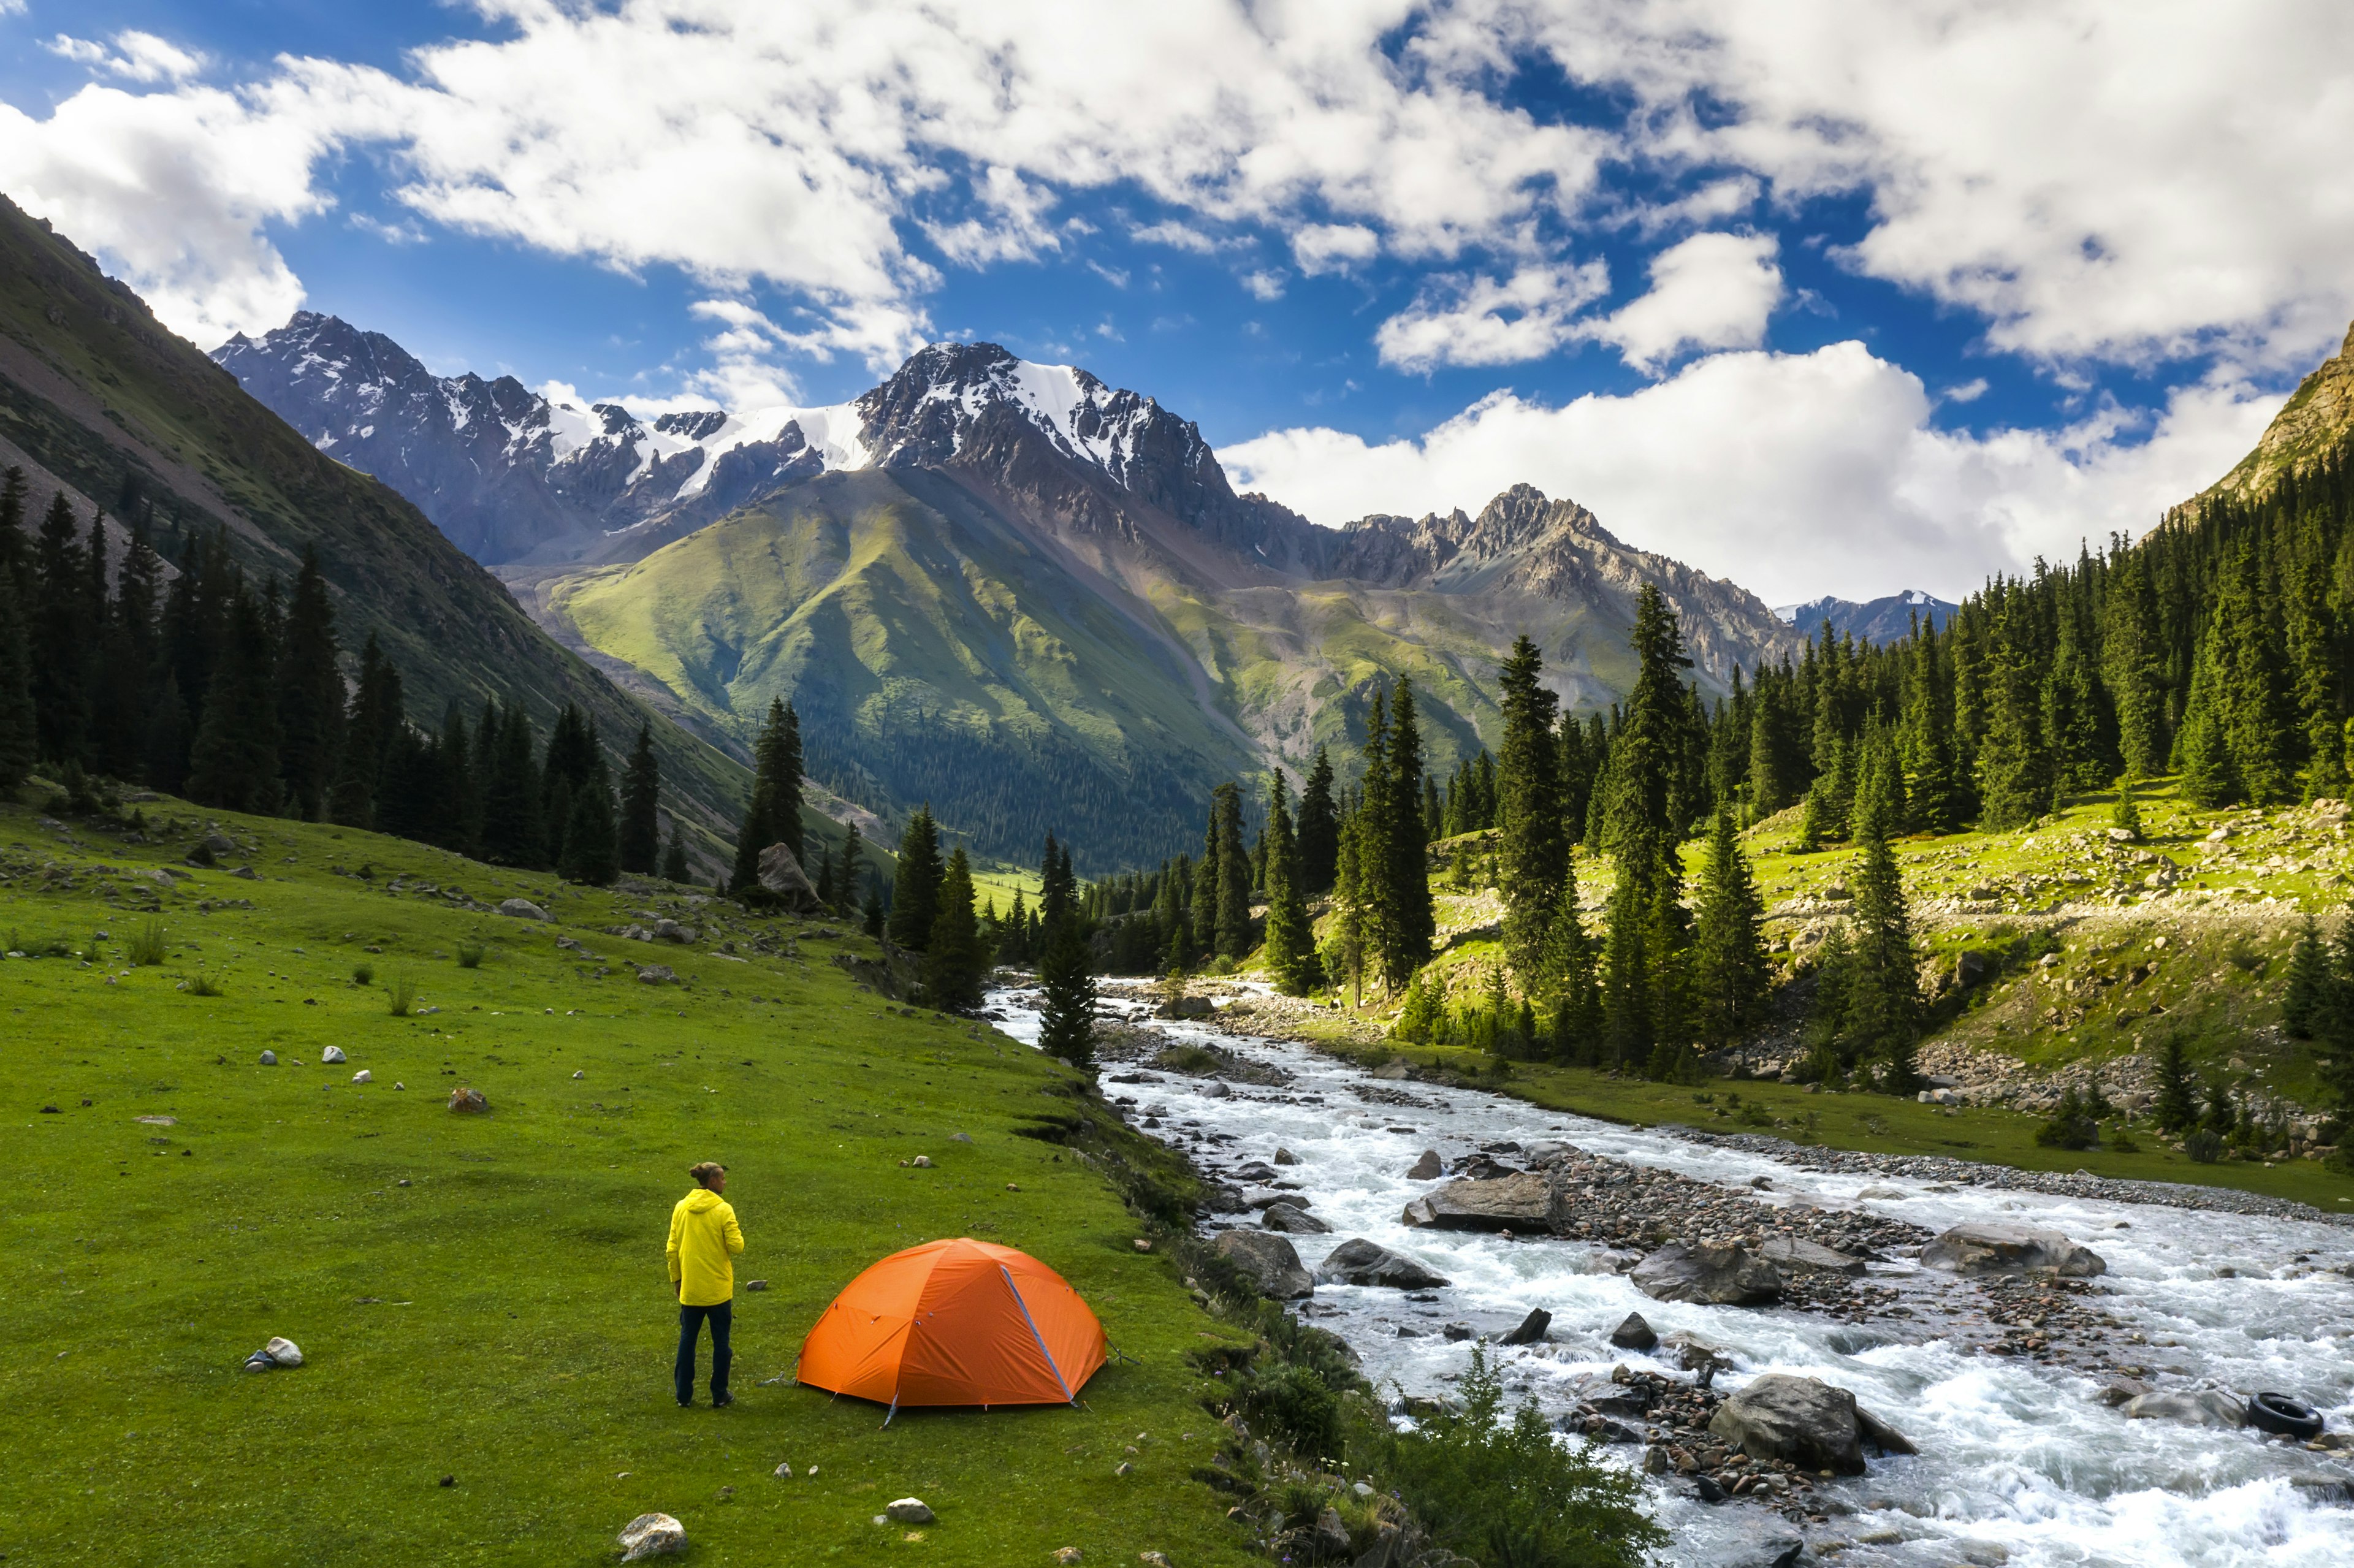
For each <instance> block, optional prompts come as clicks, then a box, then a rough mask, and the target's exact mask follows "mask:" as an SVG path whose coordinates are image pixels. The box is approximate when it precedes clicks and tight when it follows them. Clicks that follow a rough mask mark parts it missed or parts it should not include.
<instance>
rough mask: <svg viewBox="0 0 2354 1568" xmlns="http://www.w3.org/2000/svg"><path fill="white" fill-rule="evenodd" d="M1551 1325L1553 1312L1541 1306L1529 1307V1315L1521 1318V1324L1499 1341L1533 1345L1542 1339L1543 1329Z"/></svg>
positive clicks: (1543, 1335) (1508, 1343) (1509, 1343)
mask: <svg viewBox="0 0 2354 1568" xmlns="http://www.w3.org/2000/svg"><path fill="white" fill-rule="evenodd" d="M1552 1327H1553V1314H1552V1313H1550V1312H1548V1311H1546V1310H1545V1309H1544V1308H1542V1307H1532V1308H1529V1315H1528V1316H1527V1317H1525V1318H1523V1319H1521V1326H1520V1327H1519V1328H1517V1329H1515V1330H1512V1331H1511V1333H1509V1334H1507V1335H1505V1336H1504V1338H1503V1340H1502V1341H1501V1342H1502V1343H1504V1344H1507V1345H1533V1344H1535V1343H1536V1342H1537V1341H1538V1340H1542V1339H1543V1338H1544V1337H1545V1330H1547V1329H1550V1328H1552Z"/></svg>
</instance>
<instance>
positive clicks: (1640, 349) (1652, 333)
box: [1593, 234, 1782, 370]
mask: <svg viewBox="0 0 2354 1568" xmlns="http://www.w3.org/2000/svg"><path fill="white" fill-rule="evenodd" d="M1778 249H1780V244H1779V241H1777V240H1776V238H1774V236H1772V235H1770V234H1695V235H1693V236H1692V237H1691V238H1690V239H1687V240H1684V241H1683V242H1682V243H1681V244H1679V245H1674V246H1671V247H1670V248H1669V249H1666V250H1663V251H1661V252H1660V253H1659V255H1657V256H1654V257H1653V258H1651V289H1650V292H1649V293H1647V294H1645V295H1643V296H1642V297H1641V298H1640V299H1638V300H1635V301H1633V302H1630V303H1628V305H1626V306H1625V307H1623V308H1622V309H1619V310H1617V311H1614V312H1613V313H1611V314H1610V317H1609V319H1608V320H1606V321H1604V322H1601V323H1596V325H1595V326H1594V328H1593V334H1594V335H1595V336H1596V337H1597V338H1600V339H1601V340H1602V341H1603V342H1605V343H1612V344H1617V345H1618V349H1619V351H1620V352H1621V353H1622V354H1624V355H1626V356H1627V363H1628V364H1629V365H1632V366H1635V367H1636V368H1638V369H1640V370H1651V369H1655V368H1657V367H1658V366H1659V364H1660V363H1661V362H1663V361H1665V360H1669V359H1672V358H1673V357H1675V355H1677V354H1678V353H1679V352H1680V351H1681V350H1683V349H1686V348H1750V347H1755V345H1756V344H1761V343H1763V342H1765V323H1766V319H1767V318H1768V317H1770V316H1771V315H1772V314H1773V313H1774V307H1775V306H1776V305H1777V304H1779V303H1780V302H1781V300H1782V270H1781V268H1779V267H1777V266H1776V265H1775V263H1774V258H1775V255H1776V251H1777V250H1778Z"/></svg>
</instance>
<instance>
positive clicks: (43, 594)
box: [30, 490, 90, 765]
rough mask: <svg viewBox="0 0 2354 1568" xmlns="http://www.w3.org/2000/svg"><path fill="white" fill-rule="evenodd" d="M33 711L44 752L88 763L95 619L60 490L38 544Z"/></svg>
mask: <svg viewBox="0 0 2354 1568" xmlns="http://www.w3.org/2000/svg"><path fill="white" fill-rule="evenodd" d="M33 574H34V585H35V586H34V589H33V593H32V596H31V609H32V623H33V624H32V636H31V639H30V643H31V650H32V682H31V685H32V691H33V714H34V720H35V723H36V726H37V729H38V733H39V736H40V752H41V755H42V756H43V757H45V758H49V759H50V760H51V761H54V762H58V763H66V762H76V763H82V764H84V765H87V763H88V761H89V746H90V668H89V652H90V620H89V611H88V609H87V607H86V606H85V604H84V603H83V599H84V595H85V590H86V586H87V580H88V575H89V573H88V557H87V555H86V553H85V552H84V551H83V549H82V546H81V541H80V537H79V536H78V535H77V534H76V532H75V529H74V520H73V507H72V506H71V505H70V504H69V503H68V502H67V500H66V496H65V492H64V491H62V490H60V491H59V492H58V493H57V494H56V496H54V497H53V498H52V499H51V500H50V502H49V510H48V514H47V515H46V516H44V517H43V518H42V519H41V528H40V532H39V534H38V535H36V537H35V542H34V546H33Z"/></svg>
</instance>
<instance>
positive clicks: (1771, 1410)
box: [1708, 1372, 1863, 1476]
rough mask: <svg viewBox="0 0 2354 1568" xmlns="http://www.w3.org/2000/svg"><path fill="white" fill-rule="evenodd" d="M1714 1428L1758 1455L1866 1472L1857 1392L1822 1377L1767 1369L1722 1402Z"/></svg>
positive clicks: (1711, 1422)
mask: <svg viewBox="0 0 2354 1568" xmlns="http://www.w3.org/2000/svg"><path fill="white" fill-rule="evenodd" d="M1708 1429H1709V1431H1711V1432H1712V1433H1713V1434H1715V1435H1716V1436H1719V1437H1722V1438H1723V1439H1724V1440H1725V1442H1726V1443H1728V1444H1730V1445H1731V1446H1734V1447H1735V1448H1738V1449H1740V1450H1741V1451H1742V1452H1743V1453H1744V1454H1746V1455H1748V1456H1749V1457H1751V1458H1753V1459H1766V1460H1773V1459H1783V1460H1787V1461H1788V1462H1789V1463H1791V1464H1793V1465H1796V1466H1797V1467H1798V1468H1800V1469H1802V1470H1829V1471H1831V1472H1833V1473H1834V1474H1836V1475H1841V1476H1860V1475H1861V1474H1863V1446H1862V1443H1861V1440H1860V1439H1861V1428H1860V1427H1859V1426H1858V1425H1857V1422H1856V1412H1855V1395H1854V1394H1852V1393H1849V1392H1848V1391H1847V1390H1846V1389H1843V1388H1838V1387H1834V1386H1833V1385H1831V1384H1830V1383H1825V1382H1823V1380H1822V1379H1820V1378H1814V1377H1792V1376H1790V1375H1789V1374H1787V1373H1786V1372H1767V1373H1765V1375H1764V1376H1763V1377H1759V1378H1755V1379H1752V1380H1751V1381H1750V1383H1749V1385H1748V1386H1747V1387H1746V1388H1744V1389H1743V1390H1742V1391H1741V1392H1740V1393H1736V1394H1734V1395H1733V1396H1732V1397H1731V1398H1730V1399H1727V1400H1726V1401H1725V1402H1724V1403H1723V1404H1720V1405H1718V1406H1717V1407H1716V1414H1714V1415H1712V1416H1711V1417H1710V1418H1709V1423H1708Z"/></svg>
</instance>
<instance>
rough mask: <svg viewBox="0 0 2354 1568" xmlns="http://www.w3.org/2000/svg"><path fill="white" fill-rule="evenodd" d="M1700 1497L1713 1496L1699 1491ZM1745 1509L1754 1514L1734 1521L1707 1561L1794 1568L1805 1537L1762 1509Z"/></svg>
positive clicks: (1730, 1567) (1727, 1567)
mask: <svg viewBox="0 0 2354 1568" xmlns="http://www.w3.org/2000/svg"><path fill="white" fill-rule="evenodd" d="M1701 1479H1702V1480H1705V1479H1706V1477H1702V1478H1701ZM1701 1500H1702V1502H1711V1501H1714V1500H1715V1499H1712V1498H1710V1497H1708V1496H1707V1495H1706V1494H1705V1492H1704V1491H1703V1493H1702V1498H1701ZM1747 1511H1749V1512H1751V1513H1754V1514H1755V1518H1745V1519H1742V1520H1737V1521H1735V1523H1734V1527H1733V1529H1734V1536H1733V1539H1732V1540H1730V1541H1726V1542H1721V1543H1720V1544H1719V1545H1718V1546H1717V1548H1716V1550H1715V1554H1714V1555H1713V1556H1712V1557H1711V1558H1710V1559H1709V1561H1710V1562H1711V1563H1714V1564H1716V1565H1717V1568H1794V1565H1795V1564H1796V1563H1797V1561H1798V1559H1799V1557H1800V1556H1801V1555H1802V1554H1803V1553H1804V1552H1806V1550H1807V1538H1806V1537H1805V1536H1803V1535H1801V1534H1799V1533H1798V1532H1797V1531H1796V1530H1793V1529H1792V1528H1791V1527H1790V1526H1788V1525H1787V1524H1784V1523H1783V1522H1782V1521H1781V1520H1778V1519H1776V1518H1775V1517H1774V1516H1773V1515H1772V1514H1770V1513H1766V1512H1765V1511H1764V1510H1747Z"/></svg>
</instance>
